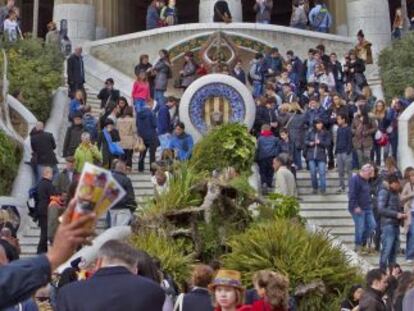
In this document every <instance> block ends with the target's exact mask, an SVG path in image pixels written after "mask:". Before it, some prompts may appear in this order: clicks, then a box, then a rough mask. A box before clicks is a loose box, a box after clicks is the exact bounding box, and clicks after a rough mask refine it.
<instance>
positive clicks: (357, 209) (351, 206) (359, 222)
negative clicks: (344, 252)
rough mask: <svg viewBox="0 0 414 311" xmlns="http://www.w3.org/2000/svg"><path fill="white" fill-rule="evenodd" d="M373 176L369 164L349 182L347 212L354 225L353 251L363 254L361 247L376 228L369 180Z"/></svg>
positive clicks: (372, 169)
mask: <svg viewBox="0 0 414 311" xmlns="http://www.w3.org/2000/svg"><path fill="white" fill-rule="evenodd" d="M373 174H374V168H373V166H372V165H371V164H365V165H364V166H362V168H361V170H360V171H359V173H358V174H355V175H353V176H352V177H351V179H350V180H349V194H348V196H349V202H348V210H349V212H350V213H351V215H352V218H353V220H354V223H355V251H356V252H357V253H362V251H364V252H365V249H364V250H363V249H362V247H363V246H365V245H366V244H367V241H368V238H370V237H371V236H372V234H373V232H374V230H375V228H376V223H375V218H374V213H373V204H372V197H371V186H370V183H369V180H370V178H371V177H372V176H373Z"/></svg>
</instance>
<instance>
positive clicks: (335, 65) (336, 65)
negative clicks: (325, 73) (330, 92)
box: [329, 53, 344, 96]
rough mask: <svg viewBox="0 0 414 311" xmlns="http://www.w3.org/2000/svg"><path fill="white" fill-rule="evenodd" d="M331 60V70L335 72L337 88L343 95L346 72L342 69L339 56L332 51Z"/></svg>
mask: <svg viewBox="0 0 414 311" xmlns="http://www.w3.org/2000/svg"><path fill="white" fill-rule="evenodd" d="M329 59H330V62H329V68H330V71H331V72H332V74H333V77H334V80H335V90H336V92H337V93H339V94H340V95H341V96H343V95H344V73H343V69H342V64H341V63H340V62H339V61H338V56H337V55H336V53H331V55H330V57H329Z"/></svg>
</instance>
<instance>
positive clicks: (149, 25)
mask: <svg viewBox="0 0 414 311" xmlns="http://www.w3.org/2000/svg"><path fill="white" fill-rule="evenodd" d="M161 2H162V1H160V0H152V1H151V4H150V5H149V6H148V9H147V17H146V29H147V30H151V29H155V28H158V27H160V26H161V19H160V13H159V10H160V9H161Z"/></svg>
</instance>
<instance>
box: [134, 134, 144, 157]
mask: <svg viewBox="0 0 414 311" xmlns="http://www.w3.org/2000/svg"><path fill="white" fill-rule="evenodd" d="M146 149H147V147H146V146H145V144H144V140H143V139H142V137H140V136H138V137H137V139H136V141H135V144H134V152H137V153H143V152H144V151H145V150H146Z"/></svg>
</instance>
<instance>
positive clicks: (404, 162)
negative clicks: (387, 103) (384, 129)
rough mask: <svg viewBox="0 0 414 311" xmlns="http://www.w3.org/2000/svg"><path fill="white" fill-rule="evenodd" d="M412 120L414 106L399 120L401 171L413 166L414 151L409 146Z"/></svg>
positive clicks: (399, 161)
mask: <svg viewBox="0 0 414 311" xmlns="http://www.w3.org/2000/svg"><path fill="white" fill-rule="evenodd" d="M411 118H414V104H411V105H410V106H408V108H407V109H405V110H404V112H403V114H402V115H401V116H400V118H399V120H398V163H399V165H400V169H401V170H405V169H406V168H407V167H408V166H413V159H414V150H413V148H411V147H410V146H409V145H408V143H409V132H410V128H409V121H410V119H411Z"/></svg>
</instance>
